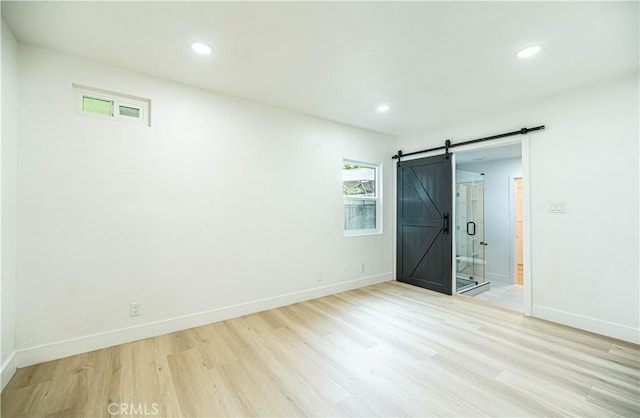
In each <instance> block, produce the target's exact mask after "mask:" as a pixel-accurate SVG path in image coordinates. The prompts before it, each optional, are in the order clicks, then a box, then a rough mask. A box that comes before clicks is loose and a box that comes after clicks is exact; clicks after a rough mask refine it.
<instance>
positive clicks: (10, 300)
mask: <svg viewBox="0 0 640 418" xmlns="http://www.w3.org/2000/svg"><path fill="white" fill-rule="evenodd" d="M1 113H2V143H1V147H2V158H1V162H2V170H1V175H2V193H1V197H2V205H1V211H2V212H1V213H2V216H1V219H2V222H1V226H0V227H1V231H2V233H1V234H0V235H1V236H2V239H1V248H2V250H1V254H2V263H1V265H2V268H1V272H2V282H1V284H0V293H1V295H2V297H1V298H0V299H1V306H2V309H1V314H2V320H1V321H0V323H1V331H0V336H1V337H0V338H2V340H1V341H2V342H1V344H0V352H1V355H0V359H1V363H0V364H1V365H2V373H1V375H2V378H1V387H2V388H4V386H5V385H6V384H7V382H8V381H9V379H10V378H11V376H12V375H13V373H14V372H15V368H16V364H15V357H14V354H15V294H16V160H17V155H16V151H17V143H18V44H17V42H16V39H15V37H14V36H13V33H12V32H11V29H10V28H9V26H7V24H6V22H5V21H4V19H2V112H1Z"/></svg>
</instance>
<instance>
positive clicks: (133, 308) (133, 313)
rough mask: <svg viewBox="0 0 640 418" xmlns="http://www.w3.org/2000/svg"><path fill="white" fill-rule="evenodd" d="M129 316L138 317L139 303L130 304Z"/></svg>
mask: <svg viewBox="0 0 640 418" xmlns="http://www.w3.org/2000/svg"><path fill="white" fill-rule="evenodd" d="M129 316H140V302H131V305H129Z"/></svg>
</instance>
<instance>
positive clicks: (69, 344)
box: [2, 273, 393, 382]
mask: <svg viewBox="0 0 640 418" xmlns="http://www.w3.org/2000/svg"><path fill="white" fill-rule="evenodd" d="M389 280H393V273H383V274H378V275H375V276H369V277H364V278H360V279H355V280H350V281H346V282H341V283H336V284H331V285H327V286H321V287H315V288H312V289H306V290H302V291H299V292H293V293H288V294H286V295H281V296H275V297H270V298H264V299H258V300H255V301H251V302H246V303H241V304H237V305H231V306H225V307H221V308H217V309H212V310H209V311H204V312H198V313H194V314H191V315H185V316H181V317H176V318H169V319H165V320H162V321H156V322H151V323H147V324H142V325H136V326H133V327H127V328H120V329H116V330H112V331H106V332H101V333H97V334H91V335H86V336H83V337H78V338H72V339H68V340H63V341H56V342H53V343H49V344H43V345H39V346H34V347H29V348H24V349H21V350H17V353H16V360H15V361H14V369H15V365H17V366H18V367H25V366H30V365H33V364H38V363H43V362H45V361H51V360H57V359H60V358H64V357H69V356H73V355H76V354H82V353H86V352H89V351H94V350H98V349H101V348H106V347H111V346H114V345H118V344H124V343H128V342H131V341H137V340H142V339H145V338H151V337H156V336H158V335H163V334H168V333H171V332H176V331H181V330H184V329H189V328H194V327H198V326H201V325H206V324H210V323H213V322H218V321H224V320H227V319H231V318H237V317H239V316H243V315H247V314H251V313H256V312H261V311H264V310H268V309H273V308H278V307H280V306H286V305H291V304H293V303H298V302H304V301H306V300H310V299H315V298H319V297H322V296H327V295H332V294H335V293H339V292H344V291H347V290H352V289H357V288H360V287H364V286H369V285H373V284H377V283H382V282H386V281H389ZM2 377H3V382H4V369H3V375H2Z"/></svg>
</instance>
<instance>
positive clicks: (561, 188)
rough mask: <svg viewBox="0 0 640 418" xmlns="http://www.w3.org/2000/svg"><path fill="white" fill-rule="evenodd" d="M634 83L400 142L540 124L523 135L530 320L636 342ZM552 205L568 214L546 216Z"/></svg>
mask: <svg viewBox="0 0 640 418" xmlns="http://www.w3.org/2000/svg"><path fill="white" fill-rule="evenodd" d="M638 84H639V83H638V73H635V74H632V75H628V76H625V77H620V78H617V79H614V80H608V81H606V82H602V83H599V84H596V85H590V86H585V87H583V88H581V89H576V90H571V91H567V92H564V93H561V94H557V95H554V96H552V97H548V98H545V99H544V100H540V101H537V102H534V103H530V104H526V105H522V106H520V107H514V108H511V109H509V110H505V111H503V112H496V113H493V114H487V115H485V116H484V117H482V118H477V119H474V120H464V121H460V123H459V124H451V125H447V126H442V127H439V128H436V129H432V130H430V131H428V132H421V133H419V134H416V135H412V136H405V137H401V138H399V139H398V142H399V144H398V147H399V148H400V149H402V150H403V151H404V152H410V151H415V150H419V149H423V148H427V147H431V146H437V145H442V143H443V142H444V139H446V138H452V139H453V142H458V141H461V140H467V139H473V138H477V137H481V136H485V135H490V134H497V133H501V132H505V131H510V130H514V129H519V128H521V127H524V126H536V125H539V124H545V125H546V127H547V128H546V130H545V131H542V132H538V133H534V134H529V137H530V150H529V153H530V197H531V200H530V211H531V218H530V226H531V231H532V232H531V237H530V239H531V241H530V242H531V257H532V259H531V266H530V267H529V268H530V271H531V274H532V278H531V285H532V314H533V315H534V316H537V317H540V318H545V319H549V320H552V321H556V322H561V323H565V324H568V325H572V326H575V327H578V328H583V329H587V330H591V331H595V332H599V333H603V334H607V335H611V336H614V337H617V338H621V339H625V340H628V341H634V342H636V343H637V342H640V341H639V340H640V337H639V322H640V320H639V314H638V312H639V311H640V309H639V295H640V289H639V286H640V284H639V283H640V280H639V260H638V257H639V256H638V254H639V250H640V248H639V245H638V235H639V209H638V200H639V193H638V190H639V184H638V183H639V169H638V165H639V162H638V161H639V158H638V151H639V150H638V142H639V140H638V138H639V132H638V122H639V120H638V118H639V112H638V111H639V109H638V107H639V104H638V102H639V100H638V87H639V85H638ZM556 201H561V202H564V203H565V204H566V212H565V213H564V214H551V213H550V212H549V204H550V203H551V202H556ZM525 268H527V267H526V266H525Z"/></svg>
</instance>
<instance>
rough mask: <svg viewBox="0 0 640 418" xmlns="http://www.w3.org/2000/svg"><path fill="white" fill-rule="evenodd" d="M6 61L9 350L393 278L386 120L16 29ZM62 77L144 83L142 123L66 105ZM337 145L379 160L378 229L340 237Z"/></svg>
mask: <svg viewBox="0 0 640 418" xmlns="http://www.w3.org/2000/svg"><path fill="white" fill-rule="evenodd" d="M20 66H21V68H20V89H21V90H20V97H21V111H22V112H21V133H20V144H19V164H18V168H19V176H18V179H19V183H18V188H19V190H20V193H19V196H18V210H19V213H20V217H19V219H18V271H19V279H18V289H17V303H16V306H17V341H16V344H17V347H18V350H19V351H18V363H19V365H25V364H31V363H35V362H39V361H43V360H47V359H50V358H56V357H61V356H65V355H69V354H72V353H75V352H82V351H87V350H90V349H95V348H97V347H100V346H107V345H112V344H116V343H120V342H123V341H128V340H133V339H137V338H143V337H146V336H149V335H155V334H161V333H165V332H169V331H172V330H175V329H180V328H186V327H190V326H194V325H198V324H200V323H207V322H211V321H214V320H217V319H224V318H228V317H231V316H234V315H239V314H243V313H246V312H252V311H256V310H260V309H266V308H269V307H272V306H278V305H282V304H287V303H291V302H294V301H299V300H304V299H307V298H311V297H316V296H320V295H324V294H328V293H333V292H336V291H339V290H343V289H348V288H353V287H359V286H363V285H366V284H369V283H374V282H380V281H384V280H390V279H392V278H393V276H392V273H391V272H392V271H393V266H392V253H393V232H394V231H393V225H392V222H391V220H392V213H393V209H392V208H393V200H392V196H393V193H392V183H391V179H392V176H391V174H392V169H391V159H390V158H389V157H390V155H392V151H393V149H394V148H395V146H394V143H393V141H394V140H393V139H392V138H391V137H389V136H385V135H381V134H377V133H373V132H369V131H364V130H360V129H355V128H351V127H347V126H343V125H339V124H335V123H330V122H327V121H323V120H319V119H315V118H312V117H308V116H304V115H299V114H295V113H291V112H287V111H283V110H279V109H276V108H272V107H268V106H264V105H259V104H255V103H251V102H247V101H243V100H239V99H235V98H231V97H227V96H223V95H219V94H213V93H210V92H207V91H203V90H198V89H195V88H190V87H186V86H183V85H180V84H176V83H172V82H168V81H163V80H160V79H156V78H152V77H149V76H145V75H142V74H138V73H133V72H129V71H125V70H121V69H118V68H115V67H111V66H107V65H103V64H100V63H97V62H93V61H89V60H85V59H80V58H76V57H71V56H68V55H62V54H58V53H55V52H51V51H48V50H44V49H39V48H35V47H31V46H26V45H21V47H20ZM72 83H79V84H83V85H88V86H94V87H99V88H103V89H107V90H113V91H119V92H125V93H129V94H133V95H136V96H142V97H148V98H150V99H151V101H152V103H151V108H152V115H151V121H152V122H151V123H152V126H151V127H144V126H137V125H132V124H127V123H118V122H114V121H109V120H102V119H97V118H92V117H87V116H83V115H78V114H75V113H74V111H73V95H72ZM345 157H346V158H352V159H357V160H363V161H370V162H378V163H383V164H384V182H383V183H384V196H385V197H384V205H385V209H384V234H380V235H373V236H365V237H348V238H345V237H343V231H342V225H343V209H342V195H341V190H342V186H341V167H342V159H343V158H345ZM361 263H364V264H365V265H366V267H365V272H364V273H362V272H361ZM319 272H322V279H323V280H322V282H320V283H318V282H317V280H316V278H317V276H318V273H319ZM134 301H136V302H141V303H142V315H141V316H140V317H136V318H131V317H129V303H130V302H134ZM136 326H139V327H138V328H130V327H136Z"/></svg>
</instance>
